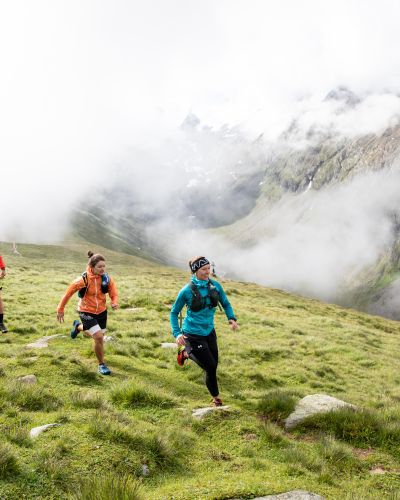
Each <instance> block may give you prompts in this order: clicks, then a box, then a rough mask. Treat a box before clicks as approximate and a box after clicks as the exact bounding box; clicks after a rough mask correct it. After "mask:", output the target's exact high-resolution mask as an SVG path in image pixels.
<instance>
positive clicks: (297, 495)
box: [254, 490, 325, 500]
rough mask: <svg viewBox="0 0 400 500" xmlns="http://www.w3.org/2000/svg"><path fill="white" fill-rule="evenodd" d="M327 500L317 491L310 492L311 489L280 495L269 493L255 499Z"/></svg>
mask: <svg viewBox="0 0 400 500" xmlns="http://www.w3.org/2000/svg"><path fill="white" fill-rule="evenodd" d="M267 499H268V500H325V497H321V496H320V495H317V494H316V493H310V492H309V491H303V490H293V491H288V492H287V493H280V494H279V495H268V496H266V497H257V498H254V500H267Z"/></svg>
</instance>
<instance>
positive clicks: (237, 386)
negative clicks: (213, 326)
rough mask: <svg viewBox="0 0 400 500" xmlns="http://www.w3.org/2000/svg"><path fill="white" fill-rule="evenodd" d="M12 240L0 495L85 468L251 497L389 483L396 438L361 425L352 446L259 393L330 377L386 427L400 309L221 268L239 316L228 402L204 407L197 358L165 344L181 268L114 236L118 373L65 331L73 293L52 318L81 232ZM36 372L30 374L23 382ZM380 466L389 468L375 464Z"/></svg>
mask: <svg viewBox="0 0 400 500" xmlns="http://www.w3.org/2000/svg"><path fill="white" fill-rule="evenodd" d="M9 248H10V246H9V245H5V244H3V245H0V252H1V254H2V255H3V256H4V257H5V260H6V263H7V265H8V276H7V279H6V280H5V281H4V282H3V286H4V299H5V303H6V308H7V314H6V320H7V321H6V322H7V325H8V327H9V328H10V333H9V334H6V335H2V336H1V337H0V375H1V377H0V408H1V415H0V426H1V428H2V433H1V436H0V447H1V449H0V479H2V480H1V481H0V498H17V497H24V498H68V495H70V494H71V493H72V492H73V491H77V488H78V486H79V483H80V481H82V480H83V481H85V480H87V479H89V478H90V477H91V476H93V475H94V476H101V475H102V474H104V472H106V471H109V472H111V473H112V474H113V475H114V476H115V475H116V476H118V477H119V476H122V475H123V474H129V475H131V476H133V477H134V478H138V479H139V482H141V486H140V489H141V492H142V498H150V499H162V498H176V499H187V498H199V499H200V498H201V499H203V498H206V499H217V498H218V499H223V498H237V497H240V496H241V497H243V498H252V497H254V496H257V495H258V496H261V495H266V494H272V493H278V492H283V491H287V490H292V489H307V490H310V491H314V492H316V493H320V494H322V495H325V496H326V497H327V498H328V499H329V498H332V499H335V498H360V499H361V498H396V495H397V493H398V484H399V479H398V471H399V468H400V454H399V451H398V448H399V444H400V442H399V441H396V439H395V440H394V442H392V443H391V445H390V446H389V445H383V444H382V445H380V443H376V442H374V444H373V445H371V442H373V441H371V440H369V438H368V436H364V437H363V436H361V437H360V439H359V440H358V442H357V447H356V448H355V445H354V443H353V445H351V446H350V445H344V444H341V443H340V442H339V441H336V440H335V439H333V438H329V439H327V438H326V437H324V436H323V435H322V434H319V433H316V432H313V431H312V430H305V431H301V432H293V433H290V434H289V433H285V432H284V431H283V430H282V427H281V426H279V425H278V424H277V423H275V422H273V421H271V420H270V419H268V412H267V413H266V411H265V409H264V410H261V409H260V408H263V404H264V403H265V402H267V403H268V400H269V396H268V393H269V392H270V391H278V394H280V397H281V398H283V396H285V394H286V395H288V394H294V395H295V399H296V400H297V399H298V397H300V396H305V395H307V394H313V393H326V394H330V395H332V396H336V397H339V398H341V399H344V400H346V401H349V402H352V403H354V404H356V405H358V406H359V407H362V408H366V409H369V410H370V411H371V412H372V414H373V415H376V416H379V418H383V419H384V421H385V425H386V428H389V427H390V428H391V429H392V430H393V428H394V427H395V426H396V425H397V424H396V423H397V422H398V421H399V420H400V389H399V383H400V375H399V373H400V371H399V368H400V361H399V360H400V346H399V333H400V326H399V325H398V324H397V323H395V322H391V321H387V320H384V319H381V318H377V317H372V316H367V315H364V314H362V313H358V312H355V311H352V310H344V309H341V308H339V307H335V306H332V305H326V304H323V303H320V302H317V301H313V300H308V299H304V298H301V297H296V296H293V295H290V294H287V293H283V292H281V291H278V290H271V289H267V288H262V287H260V286H257V285H254V284H246V283H236V282H230V281H228V282H225V283H224V287H225V289H226V290H227V292H228V294H229V297H230V300H231V302H232V304H233V306H234V309H235V311H236V313H237V315H238V317H239V321H240V324H241V329H240V331H239V332H238V333H232V332H231V331H230V330H229V329H228V327H227V324H226V320H225V318H224V317H223V316H222V315H221V314H220V313H218V314H217V332H218V335H219V345H220V353H221V361H220V368H219V379H220V386H221V393H222V396H223V398H224V400H225V401H226V403H227V404H229V405H231V407H232V408H233V411H231V412H230V413H228V414H223V413H219V414H217V415H214V416H211V417H209V418H207V419H205V420H204V421H201V422H198V421H195V420H193V419H192V417H191V410H192V409H193V408H195V407H200V406H203V405H206V404H207V403H208V401H209V397H208V395H207V391H206V389H205V387H204V386H203V382H202V376H201V372H200V370H199V369H198V367H197V366H194V365H193V364H192V363H189V364H188V365H187V366H185V367H184V368H183V369H180V368H179V367H178V366H177V365H176V363H175V352H174V351H169V350H163V349H161V348H160V347H159V344H160V342H163V341H171V336H170V327H169V314H168V313H169V304H171V302H172V301H173V299H174V297H175V294H176V292H177V290H178V289H179V288H180V287H181V286H183V284H184V283H185V282H186V281H187V279H188V276H187V275H186V274H185V273H182V272H180V271H177V270H174V269H170V268H166V267H158V266H157V265H155V264H151V263H148V262H146V261H143V260H141V259H139V258H137V257H134V256H127V255H123V254H118V253H113V252H111V251H106V255H107V261H108V269H109V271H110V273H111V274H112V275H113V276H114V277H115V279H116V281H117V283H118V285H119V291H120V303H121V306H122V307H121V309H120V310H119V311H117V312H116V313H110V318H109V334H110V335H112V336H113V337H114V338H115V341H114V342H112V343H109V344H107V346H106V352H107V360H108V363H109V365H110V367H111V368H112V369H113V375H112V376H111V377H109V378H104V377H103V378H102V377H100V376H98V375H97V374H96V372H95V368H96V364H95V359H94V356H93V354H92V352H91V342H90V341H89V340H88V339H84V338H79V337H78V339H77V340H76V341H72V340H71V339H70V338H69V337H68V330H69V325H70V323H72V320H73V319H74V318H75V317H76V314H75V312H74V309H75V307H74V305H75V300H74V299H72V301H71V302H72V303H71V304H69V306H68V309H67V313H66V325H58V324H57V323H56V321H55V307H56V305H57V302H58V300H59V298H60V297H61V295H62V293H63V292H64V290H65V288H66V285H67V284H68V283H69V282H70V281H71V280H72V279H73V278H74V277H76V276H77V275H78V274H79V273H80V272H81V271H82V270H83V269H84V267H85V251H86V247H84V246H80V245H78V244H75V245H70V246H69V247H57V246H28V245H20V246H19V247H18V249H19V251H20V252H21V253H22V255H23V257H14V256H10V255H9V253H10V252H9ZM132 308H134V310H130V309H132ZM58 333H62V334H65V336H64V337H60V338H57V339H54V340H52V341H50V344H49V348H48V349H43V350H33V349H27V348H26V347H25V346H26V344H27V343H29V342H32V341H33V340H35V339H37V338H39V337H41V336H45V335H53V334H58ZM31 373H33V374H35V375H36V376H37V377H38V385H37V386H36V387H31V386H30V387H27V388H24V387H21V386H20V385H18V384H16V383H15V380H16V378H17V377H18V376H21V375H27V374H31ZM264 408H265V405H264ZM262 412H264V418H260V415H261V413H262ZM51 422H60V423H61V424H62V425H61V426H60V427H57V428H54V429H51V430H49V431H48V432H47V433H45V434H42V435H41V436H40V437H39V438H37V440H35V441H33V442H32V441H31V440H30V439H29V437H28V430H29V429H30V428H32V427H34V426H37V425H43V424H45V423H51ZM396 429H397V428H396ZM399 435H400V434H399ZM359 448H364V450H360V449H359ZM143 464H146V465H147V466H148V467H149V469H150V474H149V475H148V476H147V477H143V476H142V465H143ZM376 466H380V467H383V468H385V469H386V470H387V471H388V473H387V474H384V475H373V474H371V473H370V469H372V468H373V467H376ZM396 471H397V473H396ZM78 497H79V496H78ZM99 498H100V497H99ZM132 498H133V497H132Z"/></svg>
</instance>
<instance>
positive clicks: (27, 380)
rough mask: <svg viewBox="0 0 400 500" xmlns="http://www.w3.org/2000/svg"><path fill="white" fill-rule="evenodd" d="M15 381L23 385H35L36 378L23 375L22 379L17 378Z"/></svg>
mask: <svg viewBox="0 0 400 500" xmlns="http://www.w3.org/2000/svg"><path fill="white" fill-rule="evenodd" d="M17 380H18V382H22V383H23V384H37V378H36V376H35V375H25V376H24V377H18V379H17Z"/></svg>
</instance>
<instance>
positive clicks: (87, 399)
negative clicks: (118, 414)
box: [71, 391, 106, 408]
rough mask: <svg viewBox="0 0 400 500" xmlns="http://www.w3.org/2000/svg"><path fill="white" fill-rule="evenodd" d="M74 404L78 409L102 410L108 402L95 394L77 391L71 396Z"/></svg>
mask: <svg viewBox="0 0 400 500" xmlns="http://www.w3.org/2000/svg"><path fill="white" fill-rule="evenodd" d="M71 401H72V404H73V405H74V406H75V407H77V408H102V407H103V406H106V402H105V401H104V399H103V398H102V397H101V396H100V394H97V393H95V392H88V391H77V392H74V393H73V394H71Z"/></svg>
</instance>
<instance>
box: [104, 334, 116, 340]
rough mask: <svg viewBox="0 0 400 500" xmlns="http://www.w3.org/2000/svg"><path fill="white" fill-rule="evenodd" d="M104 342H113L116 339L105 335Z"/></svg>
mask: <svg viewBox="0 0 400 500" xmlns="http://www.w3.org/2000/svg"><path fill="white" fill-rule="evenodd" d="M103 340H104V342H113V340H114V337H112V336H111V335H104V337H103Z"/></svg>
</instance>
